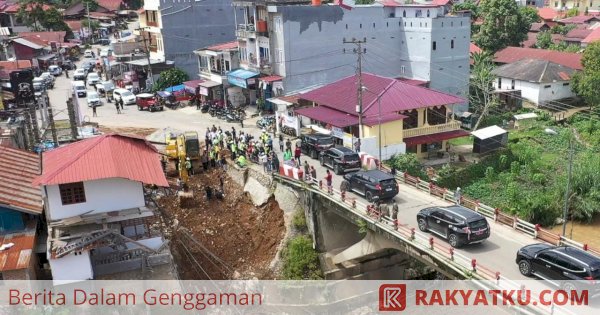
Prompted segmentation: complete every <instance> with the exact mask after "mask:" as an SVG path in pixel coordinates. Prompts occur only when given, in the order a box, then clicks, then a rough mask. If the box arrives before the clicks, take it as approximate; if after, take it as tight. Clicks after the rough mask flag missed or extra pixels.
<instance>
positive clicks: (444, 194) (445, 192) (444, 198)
mask: <svg viewBox="0 0 600 315" xmlns="http://www.w3.org/2000/svg"><path fill="white" fill-rule="evenodd" d="M447 194H448V188H444V193H443V194H442V200H444V201H446V195H447Z"/></svg>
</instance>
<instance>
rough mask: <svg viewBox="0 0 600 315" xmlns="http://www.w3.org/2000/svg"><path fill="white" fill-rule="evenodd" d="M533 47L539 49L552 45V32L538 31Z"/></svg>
mask: <svg viewBox="0 0 600 315" xmlns="http://www.w3.org/2000/svg"><path fill="white" fill-rule="evenodd" d="M536 38H537V41H536V42H535V47H537V48H540V49H548V48H549V47H550V46H551V45H552V34H550V32H539V33H538V35H537V37H536Z"/></svg>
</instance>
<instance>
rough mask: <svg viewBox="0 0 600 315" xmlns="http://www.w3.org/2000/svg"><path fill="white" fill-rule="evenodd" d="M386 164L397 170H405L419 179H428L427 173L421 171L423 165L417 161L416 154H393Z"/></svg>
mask: <svg viewBox="0 0 600 315" xmlns="http://www.w3.org/2000/svg"><path fill="white" fill-rule="evenodd" d="M388 164H390V165H391V166H394V167H395V168H396V169H397V170H399V171H402V172H406V173H408V174H409V175H411V176H416V177H419V178H421V179H428V177H427V173H425V171H423V165H421V162H419V159H418V158H417V155H416V154H412V153H407V154H395V155H393V156H392V157H391V158H390V159H389V161H388Z"/></svg>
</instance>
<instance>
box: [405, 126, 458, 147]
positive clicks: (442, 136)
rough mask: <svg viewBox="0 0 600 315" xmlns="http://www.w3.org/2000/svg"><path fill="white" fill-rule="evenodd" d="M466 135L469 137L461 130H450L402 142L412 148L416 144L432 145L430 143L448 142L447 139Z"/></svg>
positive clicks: (406, 139)
mask: <svg viewBox="0 0 600 315" xmlns="http://www.w3.org/2000/svg"><path fill="white" fill-rule="evenodd" d="M468 135H469V132H468V131H465V130H462V129H461V130H452V131H446V132H440V133H434V134H430V135H424V136H416V137H410V138H404V142H405V143H406V145H407V146H413V145H417V144H424V143H432V142H439V141H443V140H449V139H454V138H461V137H466V136H468Z"/></svg>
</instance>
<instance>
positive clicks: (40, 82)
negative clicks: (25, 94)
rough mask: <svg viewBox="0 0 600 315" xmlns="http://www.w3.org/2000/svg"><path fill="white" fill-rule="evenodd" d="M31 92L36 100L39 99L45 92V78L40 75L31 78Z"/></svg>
mask: <svg viewBox="0 0 600 315" xmlns="http://www.w3.org/2000/svg"><path fill="white" fill-rule="evenodd" d="M33 92H34V96H35V99H36V100H39V99H40V97H42V95H44V93H46V80H44V78H42V77H37V78H34V79H33Z"/></svg>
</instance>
